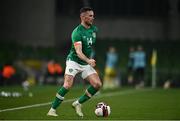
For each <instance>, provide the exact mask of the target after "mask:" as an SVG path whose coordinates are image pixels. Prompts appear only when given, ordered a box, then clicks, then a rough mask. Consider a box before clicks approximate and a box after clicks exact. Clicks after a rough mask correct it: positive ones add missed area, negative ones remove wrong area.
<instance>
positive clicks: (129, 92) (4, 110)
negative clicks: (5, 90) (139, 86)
mask: <svg viewBox="0 0 180 121" xmlns="http://www.w3.org/2000/svg"><path fill="white" fill-rule="evenodd" d="M140 91H145V90H144V89H143V90H134V89H133V90H128V91H123V92H121V91H118V92H112V93H104V94H99V95H97V96H95V97H94V98H102V97H111V96H116V95H125V94H132V93H136V92H140ZM146 91H147V89H146ZM75 99H76V98H73V99H67V100H65V101H63V103H67V102H71V101H74V100H75ZM51 103H52V102H47V103H39V104H34V105H27V106H21V107H16V108H7V109H3V110H0V112H7V111H13V110H20V109H27V108H32V107H41V106H47V105H50V104H51Z"/></svg>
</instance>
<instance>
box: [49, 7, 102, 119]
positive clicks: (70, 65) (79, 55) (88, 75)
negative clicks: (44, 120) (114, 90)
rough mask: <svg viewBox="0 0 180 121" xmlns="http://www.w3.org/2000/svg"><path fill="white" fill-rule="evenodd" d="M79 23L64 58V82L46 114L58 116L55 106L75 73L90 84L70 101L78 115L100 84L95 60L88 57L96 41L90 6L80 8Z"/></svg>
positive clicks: (68, 87) (68, 86)
mask: <svg viewBox="0 0 180 121" xmlns="http://www.w3.org/2000/svg"><path fill="white" fill-rule="evenodd" d="M80 19H81V24H79V25H78V26H77V27H76V28H75V29H74V30H73V32H72V35H71V39H72V47H71V50H70V53H69V55H68V56H67V60H66V69H65V75H64V84H63V86H62V87H61V88H60V89H59V90H58V92H57V94H56V97H55V100H54V101H53V102H52V106H51V108H50V110H49V112H48V113H47V115H48V116H58V115H57V113H56V109H57V107H58V106H59V105H60V104H61V102H62V101H63V100H64V96H65V94H66V93H67V92H68V91H69V89H70V88H71V87H72V85H73V80H74V77H75V75H76V74H77V73H81V74H82V78H83V79H86V80H87V81H89V83H90V86H89V87H88V88H87V89H86V91H85V94H83V95H82V96H80V97H79V99H78V100H76V101H75V102H73V103H72V107H73V108H74V109H75V111H76V113H77V115H78V116H80V117H83V116H84V115H83V113H82V110H81V105H82V104H83V103H84V102H86V101H87V100H89V99H90V98H91V97H92V96H93V95H94V94H95V93H96V92H97V91H98V90H99V89H100V87H101V86H102V83H101V80H100V78H99V76H98V74H97V72H96V71H95V69H94V68H93V67H95V66H96V61H95V60H94V59H92V58H90V55H91V52H92V45H93V44H94V43H95V41H96V33H97V27H96V26H94V25H92V24H93V20H94V12H93V10H92V8H90V7H83V8H81V9H80Z"/></svg>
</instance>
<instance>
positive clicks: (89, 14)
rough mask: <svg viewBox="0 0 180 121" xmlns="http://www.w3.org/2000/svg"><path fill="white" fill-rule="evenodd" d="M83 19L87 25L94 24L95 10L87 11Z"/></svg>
mask: <svg viewBox="0 0 180 121" xmlns="http://www.w3.org/2000/svg"><path fill="white" fill-rule="evenodd" d="M83 20H84V22H85V23H86V24H87V25H92V24H93V20H94V12H93V11H87V12H85V14H84V17H83Z"/></svg>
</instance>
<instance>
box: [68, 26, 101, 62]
mask: <svg viewBox="0 0 180 121" xmlns="http://www.w3.org/2000/svg"><path fill="white" fill-rule="evenodd" d="M97 31H98V30H97V27H96V26H93V25H91V26H90V28H88V29H87V28H85V27H84V26H83V25H81V24H80V25H78V26H77V27H76V28H75V29H74V30H73V32H72V35H71V40H72V46H71V50H70V53H69V54H68V56H67V60H72V61H75V62H77V63H79V64H81V65H87V63H86V62H85V61H83V60H81V59H80V58H79V57H78V56H77V54H76V50H75V47H74V43H75V42H81V43H82V52H83V54H84V55H85V56H86V57H88V58H90V56H91V53H92V52H93V50H92V46H93V45H94V44H95V41H96V34H97Z"/></svg>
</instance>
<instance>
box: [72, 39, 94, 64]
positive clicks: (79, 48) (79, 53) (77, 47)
mask: <svg viewBox="0 0 180 121" xmlns="http://www.w3.org/2000/svg"><path fill="white" fill-rule="evenodd" d="M74 47H75V50H76V53H77V56H78V57H79V58H80V59H81V60H83V61H85V62H87V63H88V64H89V65H91V66H92V67H94V66H96V61H95V60H94V59H89V58H88V57H86V56H85V55H84V53H83V52H82V43H81V41H77V42H74Z"/></svg>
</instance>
